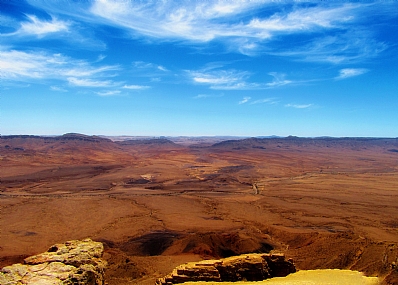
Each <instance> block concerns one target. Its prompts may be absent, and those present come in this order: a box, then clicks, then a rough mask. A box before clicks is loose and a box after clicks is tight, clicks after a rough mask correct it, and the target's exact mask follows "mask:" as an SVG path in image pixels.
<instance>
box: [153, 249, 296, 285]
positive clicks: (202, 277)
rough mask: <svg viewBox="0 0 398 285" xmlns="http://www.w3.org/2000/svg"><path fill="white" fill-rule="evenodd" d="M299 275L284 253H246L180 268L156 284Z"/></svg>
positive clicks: (255, 279) (168, 284)
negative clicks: (295, 273)
mask: <svg viewBox="0 0 398 285" xmlns="http://www.w3.org/2000/svg"><path fill="white" fill-rule="evenodd" d="M294 272H296V268H295V266H294V264H293V261H292V260H290V259H289V260H286V259H285V256H284V255H283V254H243V255H240V256H233V257H229V258H225V259H220V260H203V261H199V262H190V263H186V264H183V265H180V266H178V267H177V268H175V269H174V270H173V272H172V273H170V274H169V275H167V276H166V277H164V278H160V279H158V280H157V281H156V284H157V285H173V284H178V283H184V282H197V281H207V282H209V281H212V282H226V281H229V282H236V281H261V280H264V279H268V278H272V277H285V276H287V275H288V274H290V273H294Z"/></svg>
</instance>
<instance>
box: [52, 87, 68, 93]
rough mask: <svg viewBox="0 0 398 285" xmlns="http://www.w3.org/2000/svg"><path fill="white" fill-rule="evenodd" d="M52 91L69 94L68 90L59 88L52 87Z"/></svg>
mask: <svg viewBox="0 0 398 285" xmlns="http://www.w3.org/2000/svg"><path fill="white" fill-rule="evenodd" d="M50 90H52V91H58V92H68V90H67V89H65V88H63V87H59V86H50Z"/></svg>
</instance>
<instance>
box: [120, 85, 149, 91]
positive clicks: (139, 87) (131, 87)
mask: <svg viewBox="0 0 398 285" xmlns="http://www.w3.org/2000/svg"><path fill="white" fill-rule="evenodd" d="M122 88H124V89H130V90H144V89H148V88H151V87H150V86H146V85H124V86H123V87H122Z"/></svg>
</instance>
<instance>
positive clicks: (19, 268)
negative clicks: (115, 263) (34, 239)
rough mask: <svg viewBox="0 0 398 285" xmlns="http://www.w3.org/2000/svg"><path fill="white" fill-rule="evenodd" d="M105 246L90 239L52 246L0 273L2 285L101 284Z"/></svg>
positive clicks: (102, 281)
mask: <svg viewBox="0 0 398 285" xmlns="http://www.w3.org/2000/svg"><path fill="white" fill-rule="evenodd" d="M103 251H104V247H103V245H102V243H100V242H94V241H92V240H91V239H84V240H72V241H67V242H66V243H63V244H55V245H53V246H51V247H50V248H49V249H48V250H47V252H44V253H40V254H38V255H34V256H30V257H27V258H26V259H25V260H24V264H21V263H18V264H13V265H11V266H6V267H4V268H3V269H2V270H1V271H0V284H2V285H22V284H27V285H33V284H41V285H67V284H74V285H103V284H104V269H105V266H106V262H105V261H104V260H102V259H101V257H102V253H103Z"/></svg>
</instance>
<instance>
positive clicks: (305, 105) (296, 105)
mask: <svg viewBox="0 0 398 285" xmlns="http://www.w3.org/2000/svg"><path fill="white" fill-rule="evenodd" d="M313 106H314V104H286V105H285V107H288V108H295V109H307V108H310V107H313Z"/></svg>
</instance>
